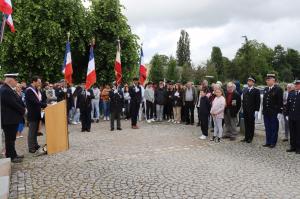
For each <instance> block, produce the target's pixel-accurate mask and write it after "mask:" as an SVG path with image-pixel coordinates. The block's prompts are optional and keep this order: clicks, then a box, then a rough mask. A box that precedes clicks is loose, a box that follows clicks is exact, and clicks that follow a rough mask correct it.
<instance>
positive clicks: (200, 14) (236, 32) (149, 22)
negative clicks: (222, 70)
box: [120, 0, 300, 65]
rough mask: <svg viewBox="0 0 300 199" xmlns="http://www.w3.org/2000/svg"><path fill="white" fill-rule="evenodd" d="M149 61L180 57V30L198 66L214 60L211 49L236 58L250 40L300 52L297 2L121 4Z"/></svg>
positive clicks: (161, 0)
mask: <svg viewBox="0 0 300 199" xmlns="http://www.w3.org/2000/svg"><path fill="white" fill-rule="evenodd" d="M120 1H121V4H122V5H123V6H125V9H124V10H123V13H124V15H125V16H126V17H127V18H128V23H129V25H130V26H131V27H132V31H133V33H134V34H137V35H138V36H139V37H140V41H139V42H140V43H143V50H144V55H145V60H146V62H149V61H150V60H151V57H152V56H153V55H154V54H155V53H159V54H164V55H168V56H169V55H173V56H176V49H177V41H178V39H179V36H180V31H181V30H182V29H185V30H186V31H187V32H188V33H189V35H190V39H191V59H192V62H193V63H194V64H195V65H198V64H201V63H203V62H205V61H206V60H207V59H209V58H210V53H211V49H212V47H213V46H219V47H220V48H221V50H222V53H223V56H226V57H228V58H230V59H232V58H233V57H234V56H235V53H236V51H237V50H238V49H239V47H241V45H242V43H243V42H244V39H243V38H242V36H243V35H247V37H248V38H249V39H251V40H252V39H256V40H257V41H258V42H264V43H265V44H267V45H268V46H269V47H272V48H273V47H274V46H276V45H277V44H281V45H283V46H284V47H287V48H294V49H297V50H300V12H299V8H300V1H299V0H284V1H280V0H120Z"/></svg>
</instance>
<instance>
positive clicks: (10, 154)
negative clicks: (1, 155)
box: [3, 124, 19, 159]
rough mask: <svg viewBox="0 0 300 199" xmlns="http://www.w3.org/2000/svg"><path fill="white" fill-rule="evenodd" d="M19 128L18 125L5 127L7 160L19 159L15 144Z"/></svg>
mask: <svg viewBox="0 0 300 199" xmlns="http://www.w3.org/2000/svg"><path fill="white" fill-rule="evenodd" d="M18 126H19V125H18V124H11V125H3V131H4V135H5V150H6V152H5V155H6V157H7V158H11V159H14V158H15V157H17V152H16V149H15V142H16V136H17V130H18Z"/></svg>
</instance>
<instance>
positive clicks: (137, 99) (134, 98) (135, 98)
mask: <svg viewBox="0 0 300 199" xmlns="http://www.w3.org/2000/svg"><path fill="white" fill-rule="evenodd" d="M135 88H137V90H136V89H135ZM129 95H130V98H131V99H130V103H131V104H140V103H141V102H142V88H141V87H140V86H139V85H137V86H136V87H135V86H134V85H133V86H130V87H129Z"/></svg>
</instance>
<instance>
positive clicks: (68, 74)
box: [62, 41, 73, 84]
mask: <svg viewBox="0 0 300 199" xmlns="http://www.w3.org/2000/svg"><path fill="white" fill-rule="evenodd" d="M62 72H63V74H64V75H65V80H66V82H67V83H69V84H72V75H73V67H72V56H71V44H70V42H69V41H68V42H67V44H66V53H65V59H64V65H63V70H62Z"/></svg>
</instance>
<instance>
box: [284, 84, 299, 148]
mask: <svg viewBox="0 0 300 199" xmlns="http://www.w3.org/2000/svg"><path fill="white" fill-rule="evenodd" d="M287 114H288V118H287V119H288V121H289V127H290V145H291V148H290V149H288V150H287V152H296V154H300V80H296V82H295V90H294V91H292V92H291V93H290V94H289V96H288V101H287Z"/></svg>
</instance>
